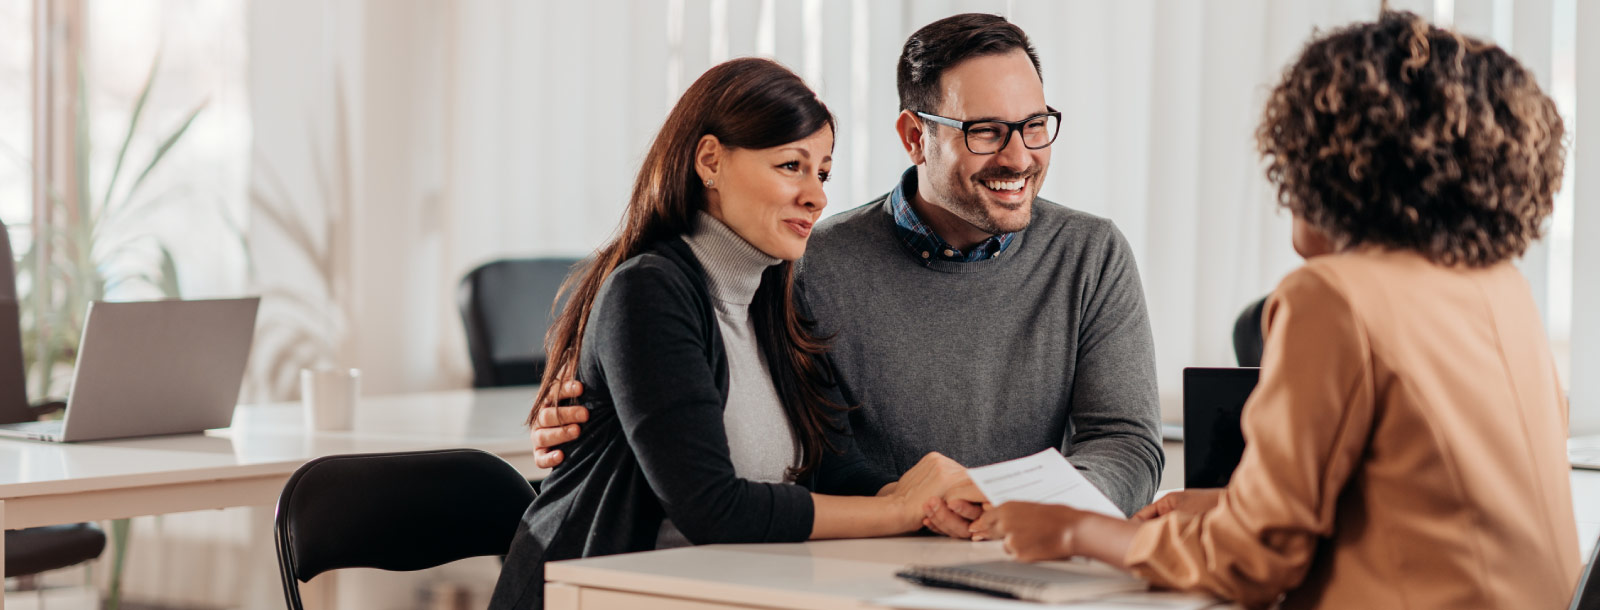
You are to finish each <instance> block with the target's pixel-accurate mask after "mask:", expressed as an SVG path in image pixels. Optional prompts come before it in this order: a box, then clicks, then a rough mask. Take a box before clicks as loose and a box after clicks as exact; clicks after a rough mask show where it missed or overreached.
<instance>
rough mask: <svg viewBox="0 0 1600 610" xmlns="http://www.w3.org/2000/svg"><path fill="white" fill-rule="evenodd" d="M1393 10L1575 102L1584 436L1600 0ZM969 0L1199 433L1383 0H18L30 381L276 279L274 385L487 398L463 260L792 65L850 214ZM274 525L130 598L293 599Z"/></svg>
mask: <svg viewBox="0 0 1600 610" xmlns="http://www.w3.org/2000/svg"><path fill="white" fill-rule="evenodd" d="M1390 5H1391V7H1392V8H1397V9H1404V10H1410V11H1414V12H1416V13H1418V14H1420V15H1423V16H1424V17H1428V18H1430V19H1432V20H1433V21H1434V22H1435V23H1436V24H1438V25H1440V26H1444V27H1454V28H1456V29H1458V30H1459V31H1461V32H1463V33H1465V34H1468V35H1472V36H1477V37H1480V38H1484V39H1488V40H1492V41H1494V42H1497V43H1499V44H1500V45H1502V46H1504V47H1507V48H1508V49H1510V50H1511V51H1512V52H1513V54H1514V55H1516V56H1517V57H1518V58H1519V59H1520V60H1521V61H1522V62H1523V63H1524V64H1525V65H1526V66H1527V67H1529V68H1530V69H1531V70H1532V71H1533V73H1534V74H1536V75H1537V77H1538V79H1539V81H1540V84H1541V85H1542V86H1543V87H1544V89H1545V91H1546V92H1548V93H1549V94H1550V95H1551V96H1552V97H1553V98H1554V99H1555V100H1556V102H1557V104H1558V107H1559V109H1560V111H1561V113H1562V115H1563V117H1564V119H1565V120H1566V124H1567V127H1568V130H1569V131H1568V133H1569V138H1571V139H1570V140H1569V144H1571V146H1570V147H1569V152H1570V153H1572V154H1573V155H1574V156H1573V157H1572V159H1570V160H1569V163H1568V166H1567V174H1566V176H1567V182H1566V186H1565V187H1564V188H1563V189H1562V190H1561V192H1560V195H1559V197H1558V199H1557V204H1556V210H1557V211H1556V215H1555V217H1554V219H1553V220H1552V221H1551V225H1550V227H1549V230H1548V231H1547V237H1546V238H1545V239H1544V240H1543V241H1542V242H1540V243H1539V244H1537V245H1536V246H1535V247H1534V248H1533V249H1532V250H1531V251H1530V252H1529V254H1528V255H1527V256H1526V257H1525V259H1524V260H1523V261H1522V262H1521V267H1522V269H1523V271H1524V273H1525V274H1526V276H1527V277H1528V280H1529V282H1530V283H1531V284H1532V286H1533V288H1534V292H1535V296H1536V298H1537V299H1538V302H1539V304H1540V307H1541V310H1542V312H1543V314H1544V316H1545V321H1546V328H1547V330H1548V332H1549V335H1550V338H1551V340H1552V344H1553V345H1554V346H1555V347H1556V351H1557V355H1558V364H1559V366H1560V368H1561V370H1562V371H1563V378H1564V379H1566V380H1574V381H1575V383H1576V384H1577V387H1575V388H1573V392H1574V394H1573V401H1574V428H1575V432H1581V431H1589V432H1594V431H1597V428H1600V392H1596V389H1600V388H1593V387H1589V386H1586V385H1584V384H1587V383H1591V380H1588V379H1585V378H1584V374H1585V372H1586V373H1587V374H1588V375H1589V376H1591V377H1592V376H1593V375H1594V373H1595V370H1596V364H1597V363H1596V360H1597V359H1600V328H1597V326H1600V324H1597V321H1596V320H1594V319H1593V318H1594V317H1595V314H1596V312H1597V311H1600V285H1597V284H1600V282H1597V279H1600V278H1597V277H1596V269H1597V268H1600V251H1597V249H1600V246H1594V245H1593V244H1586V243H1584V242H1583V240H1582V239H1580V238H1581V237H1582V236H1585V235H1588V236H1591V237H1592V236H1596V235H1600V233H1597V231H1600V219H1597V218H1595V217H1594V215H1595V214H1596V212H1595V209H1596V208H1595V207H1594V205H1595V202H1593V201H1587V202H1583V201H1580V200H1578V199H1575V195H1576V196H1578V197H1586V198H1587V199H1594V198H1596V197H1600V195H1597V194H1596V193H1597V190H1600V187H1597V186H1595V184H1597V182H1596V181H1600V177H1596V176H1600V175H1597V174H1596V173H1595V172H1594V171H1584V170H1585V169H1586V168H1587V167H1588V166H1594V165H1595V164H1596V163H1597V161H1595V160H1594V159H1591V158H1587V157H1584V156H1583V148H1582V144H1583V140H1582V137H1581V136H1582V133H1581V132H1580V131H1579V128H1580V124H1579V115H1580V114H1581V112H1580V110H1581V109H1584V108H1594V109H1595V112H1597V113H1600V95H1597V87H1600V74H1597V72H1600V48H1597V47H1600V42H1583V41H1580V40H1579V39H1578V38H1577V36H1576V33H1577V32H1578V31H1582V30H1581V28H1583V25H1582V24H1584V23H1587V24H1589V25H1590V26H1596V25H1600V19H1597V16H1600V6H1596V5H1592V4H1585V3H1580V2H1579V0H1393V1H1392V2H1391V3H1390ZM969 11H982V12H992V13H999V14H1002V15H1005V16H1007V17H1008V18H1010V19H1011V20H1012V21H1014V22H1016V23H1017V24H1019V25H1020V26H1021V27H1022V28H1023V29H1024V30H1025V31H1026V32H1028V34H1029V35H1030V36H1031V37H1032V39H1033V43H1034V44H1035V45H1036V46H1037V48H1038V51H1039V55H1040V59H1041V61H1042V64H1043V70H1044V84H1045V91H1046V99H1047V100H1048V101H1049V103H1050V104H1051V105H1053V106H1054V107H1055V108H1057V109H1059V110H1061V111H1062V112H1063V114H1064V117H1065V121H1064V125H1063V133H1062V135H1061V137H1060V138H1059V139H1058V140H1057V141H1056V142H1055V144H1054V156H1053V161H1052V168H1051V172H1050V174H1049V177H1048V178H1047V180H1046V181H1045V183H1044V187H1043V196H1044V197H1046V198H1048V199H1050V200H1053V201H1055V202H1057V203H1061V204H1064V205H1066V206H1069V207H1072V208H1076V209H1080V210H1084V211H1088V212H1091V213H1094V214H1098V215H1102V216H1107V217H1110V218H1111V219H1113V220H1115V221H1116V223H1117V225H1118V226H1119V227H1120V228H1121V230H1122V231H1123V233H1124V234H1126V235H1127V237H1128V240H1129V241H1130V242H1131V244H1132V246H1133V248H1134V251H1135V252H1136V254H1137V256H1138V264H1139V266H1140V272H1141V275H1142V279H1143V282H1144V287H1145V292H1146V295H1147V298H1148V300H1149V305H1150V313H1151V316H1152V322H1153V325H1154V332H1155V339H1156V350H1157V360H1158V366H1159V371H1160V384H1161V391H1162V394H1163V403H1164V411H1165V412H1166V413H1167V414H1168V419H1169V420H1171V421H1176V417H1177V415H1178V410H1179V409H1178V392H1179V390H1180V388H1179V376H1180V371H1181V369H1182V367H1184V366H1195V365H1214V366H1229V365H1232V363H1233V355H1232V344H1231V329H1232V325H1233V320H1234V317H1235V316H1236V315H1237V314H1238V312H1239V310H1240V309H1241V308H1243V307H1244V306H1245V305H1246V304H1248V303H1250V302H1251V301H1253V300H1255V299H1257V298H1259V297H1261V296H1263V295H1265V294H1266V293H1267V292H1268V291H1270V290H1271V288H1272V287H1273V286H1274V285H1275V284H1276V283H1277V281H1278V280H1279V279H1280V278H1281V277H1282V276H1283V275H1284V274H1285V273H1286V272H1287V271H1288V270H1290V269H1293V268H1294V267H1295V266H1296V265H1297V264H1298V263H1299V258H1298V257H1297V256H1296V255H1295V254H1294V252H1293V250H1292V249H1291V248H1290V245H1289V216H1288V215H1287V214H1286V213H1281V212H1279V211H1278V210H1277V209H1276V206H1275V204H1274V196H1273V192H1272V190H1271V188H1270V187H1269V186H1268V184H1267V182H1266V181H1265V179H1264V177H1263V172H1262V164H1261V161H1260V159H1259V157H1258V155H1257V153H1256V152H1255V147H1254V142H1253V130H1254V127H1255V125H1256V123H1257V121H1258V119H1259V116H1260V112H1261V106H1262V103H1263V101H1264V99H1265V96H1266V93H1267V91H1268V89H1269V88H1270V86H1271V85H1272V84H1274V83H1275V81H1276V79H1277V77H1278V75H1279V74H1280V73H1281V71H1282V70H1283V68H1284V67H1285V65H1286V63H1287V62H1288V61H1289V60H1290V59H1291V58H1292V57H1293V56H1294V54H1295V53H1296V52H1297V51H1298V50H1299V49H1300V47H1301V46H1302V45H1303V44H1304V42H1305V41H1306V40H1307V38H1308V37H1309V36H1310V35H1311V34H1312V33H1313V32H1315V31H1317V30H1319V29H1327V28H1332V27H1337V26H1339V25H1341V24H1344V23H1348V22H1351V21H1354V20H1365V19H1372V18H1374V17H1376V15H1377V14H1378V11H1379V0H1271V1H1269V0H1211V1H1192V0H1117V1H1115V2H1112V1H1101V0H870V1H869V0H782V1H779V0H583V1H537V0H456V1H449V0H431V1H430V0H0V220H3V221H4V222H5V224H6V226H7V228H8V230H9V231H10V233H11V238H12V242H13V244H15V248H16V253H15V255H16V257H17V262H18V270H19V282H20V284H19V286H20V290H21V291H22V293H23V294H22V298H23V299H24V318H23V324H24V335H25V340H26V344H27V346H26V350H25V351H26V352H27V357H28V360H29V363H30V364H29V378H28V379H29V386H30V396H31V397H33V398H34V399H35V400H38V399H40V398H41V397H45V396H55V397H59V396H62V395H64V394H65V390H66V387H65V383H66V381H67V379H68V378H69V377H68V376H67V375H65V372H66V371H67V370H70V366H71V363H72V355H73V354H74V353H75V352H74V346H75V344H76V340H77V336H78V333H79V332H80V330H81V329H80V325H81V319H79V317H80V316H81V312H82V310H83V306H82V304H83V303H85V302H87V301H88V300H93V299H98V298H113V299H137V298H150V297H159V296H183V297H185V298H201V297H212V296H224V295H237V294H262V295H264V297H265V299H264V301H263V306H262V307H263V308H262V311H261V317H260V319H259V322H260V323H259V327H258V334H257V338H256V342H255V346H254V350H255V351H254V352H253V354H252V358H251V364H250V370H249V373H248V377H247V380H246V389H245V396H244V399H245V400H246V401H276V400H292V399H295V398H297V396H298V382H297V381H296V379H297V374H298V370H299V369H301V368H303V367H307V366H315V365H321V364H336V365H342V366H354V367H359V368H361V369H362V371H363V377H364V378H365V379H364V381H363V391H364V392H366V393H368V394H386V393H396V392H404V391H417V390H426V389H440V388H457V387H466V386H468V385H469V384H470V383H471V377H472V369H471V366H470V364H469V360H468V357H467V350H466V343H465V339H464V338H463V333H462V330H461V329H462V325H461V319H460V317H459V313H458V310H457V306H456V300H455V299H456V292H455V287H456V285H457V284H458V282H460V280H461V278H462V276H463V275H464V274H465V273H466V272H467V271H469V270H470V269H472V268H473V267H475V266H477V265H478V264H481V263H483V262H485V261H488V260H492V259H496V258H502V257H508V256H570V257H581V256H583V255H585V254H587V253H588V252H589V251H591V250H592V249H593V248H594V247H596V246H597V245H599V244H600V243H601V242H602V240H604V239H605V238H606V237H607V236H608V235H610V234H611V232H612V231H613V230H614V229H615V228H616V226H617V223H618V220H619V219H620V217H621V212H622V209H623V207H624V205H625V199H626V197H627V194H628V189H629V186H630V184H631V182H632V178H633V174H634V172H635V171H636V169H637V163H638V161H639V160H640V158H641V157H642V153H643V152H644V150H645V148H646V147H647V146H648V144H649V141H650V138H651V137H652V136H653V134H654V132H655V130H656V128H657V127H658V126H659V124H660V122H661V120H662V119H663V118H664V116H665V114H666V112H667V110H668V109H669V108H670V106H671V104H672V103H673V102H674V101H675V99H676V97H677V95H678V94H679V93H680V92H681V91H683V90H684V89H685V88H686V87H687V86H688V84H689V83H690V82H692V81H693V79H694V78H695V77H697V76H698V75H699V74H700V73H701V72H702V71H704V70H705V69H706V68H707V67H709V66H711V65H713V64H715V63H717V62H720V61H723V60H725V59H728V58H732V57H738V56H746V55H756V56H763V57H771V58H775V59H777V60H779V61H781V62H783V63H785V64H787V65H788V66H790V67H791V68H793V69H794V70H796V71H797V72H798V73H800V74H801V75H802V76H803V77H805V78H806V80H807V81H809V82H810V83H811V85H812V87H813V88H815V89H816V90H817V91H818V92H819V93H820V94H821V96H822V98H823V99H824V100H825V101H826V102H827V104H828V105H829V106H830V107H831V108H832V110H833V111H834V113H835V114H836V115H837V116H838V118H839V119H840V122H841V125H840V129H839V133H838V140H837V150H836V154H835V159H836V161H835V166H834V173H833V180H832V181H831V182H830V183H829V185H828V187H827V188H828V194H829V207H828V209H827V212H826V213H830V214H831V213H836V212H839V211H842V210H847V209H850V208H852V207H855V206H857V205H860V204H863V203H866V202H867V201H869V200H871V199H872V198H875V197H877V196H879V195H881V194H883V193H885V192H887V191H888V190H889V189H890V188H891V187H892V186H893V185H894V183H895V180H896V179H897V177H898V176H899V174H900V173H901V172H902V171H903V170H904V169H905V168H906V167H907V166H908V165H909V162H908V161H907V159H906V156H905V154H904V152H903V151H902V150H901V148H900V146H899V144H898V143H897V141H896V139H895V136H894V132H893V129H892V125H893V121H894V118H895V115H896V113H897V100H896V95H895V84H894V70H895V62H896V58H897V57H898V55H899V51H900V46H901V44H902V43H903V42H904V40H905V37H906V36H907V35H908V34H910V33H911V32H912V31H914V30H916V29H917V28H919V27H921V26H922V25H924V24H926V23H928V22H930V21H933V20H935V19H938V18H941V17H944V16H947V15H950V14H954V13H959V12H969ZM1590 29H1593V28H1592V27H1591V28H1590ZM1585 87H1587V88H1585ZM1580 93H1587V94H1588V95H1589V96H1588V97H1587V98H1582V97H1580V95H1579V94H1580ZM1595 169H1600V168H1595ZM1585 174H1587V175H1588V176H1590V178H1589V180H1590V182H1589V183H1588V185H1587V186H1585V183H1584V175H1585ZM1585 189H1587V190H1585ZM1575 211H1576V212H1577V213H1576V214H1575ZM544 313H545V312H544V311H536V312H530V315H544ZM1585 338H1587V342H1586V341H1584V339H1585ZM1574 371H1577V373H1574ZM0 467H4V464H0ZM262 518H263V516H262V515H261V514H260V511H252V510H239V511H225V512H223V513H205V514H194V515H177V516H168V517H164V518H154V519H148V520H145V519H142V520H138V522H136V529H135V544H134V546H133V548H132V550H131V551H130V552H131V553H132V554H131V555H130V560H129V568H128V574H129V576H128V578H129V581H128V584H127V585H126V586H127V591H128V593H127V595H128V598H129V600H130V602H135V603H146V604H150V605H151V606H148V607H173V608H232V607H261V608H271V607H279V606H278V604H280V603H281V598H280V597H278V591H277V589H276V588H275V587H276V583H275V581H274V580H273V578H274V575H273V574H272V569H271V566H272V564H271V550H270V545H269V544H266V542H265V540H260V539H251V538H249V537H247V536H244V535H243V534H242V533H241V532H245V531H246V530H249V529H252V528H246V527H240V526H238V523H237V522H241V521H251V520H256V521H257V522H259V520H261V519H262ZM254 529H259V528H254ZM484 571H487V572H488V575H487V581H488V582H489V583H490V584H492V579H493V570H492V566H490V567H488V568H479V569H478V570H477V573H474V574H468V575H466V576H462V577H460V579H464V580H462V582H466V583H468V584H465V585H462V586H464V587H467V588H468V589H471V588H473V587H477V588H479V589H482V588H484V587H486V586H488V585H485V584H484V580H485V577H484V575H483V572H484ZM80 578H81V577H80ZM407 578H409V580H406V579H407ZM372 579H373V581H374V582H379V579H400V580H395V581H387V580H385V581H381V582H384V583H392V582H398V583H402V584H374V585H372V586H371V587H370V588H369V590H368V591H366V592H364V593H349V594H350V595H364V596H367V597H362V598H360V599H364V600H368V602H369V603H365V604H362V605H360V606H358V607H374V608H388V607H395V608H406V607H421V606H418V604H426V603H432V602H431V601H426V600H433V599H435V598H436V597H437V596H436V595H434V593H426V594H423V593H418V591H434V589H430V588H429V587H434V586H435V584H437V582H456V580H458V579H457V578H456V577H455V576H449V577H445V576H429V575H427V574H424V575H420V576H417V575H412V576H404V575H402V576H394V575H382V576H378V575H374V576H372ZM430 579H431V580H430ZM353 580H354V579H353ZM419 583H422V584H419ZM428 583H434V584H428ZM451 586H454V585H451ZM346 588H349V589H355V588H356V587H342V588H341V595H345V594H346V593H345V591H344V589H346ZM385 596H388V597H385ZM430 596H432V597H430ZM391 597H392V598H393V599H391ZM141 600H142V601H141Z"/></svg>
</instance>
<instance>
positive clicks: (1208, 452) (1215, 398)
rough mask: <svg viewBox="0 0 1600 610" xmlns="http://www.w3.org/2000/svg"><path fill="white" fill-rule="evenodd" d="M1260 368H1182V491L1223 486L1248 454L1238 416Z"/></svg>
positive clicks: (1252, 389) (1247, 398) (1242, 410)
mask: <svg viewBox="0 0 1600 610" xmlns="http://www.w3.org/2000/svg"><path fill="white" fill-rule="evenodd" d="M1260 377H1261V369H1258V368H1197V367H1191V368H1186V369H1183V486H1184V487H1187V488H1201V487H1223V486H1226V485H1227V484H1228V479H1229V478H1230V477H1232V476H1233V469H1234V468H1235V467H1236V466H1238V465H1239V458H1240V457H1242V456H1243V455H1244V434H1243V432H1241V431H1240V429H1239V417H1240V415H1241V414H1243V413H1244V403H1245V401H1247V400H1249V399H1250V392H1252V391H1254V390H1255V389H1256V381H1257V380H1258V379H1260Z"/></svg>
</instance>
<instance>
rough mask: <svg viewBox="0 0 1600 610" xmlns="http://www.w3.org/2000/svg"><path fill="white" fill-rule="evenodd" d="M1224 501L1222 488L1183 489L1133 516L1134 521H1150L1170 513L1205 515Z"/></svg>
mask: <svg viewBox="0 0 1600 610" xmlns="http://www.w3.org/2000/svg"><path fill="white" fill-rule="evenodd" d="M1221 499H1222V488H1208V489H1183V490H1179V491H1174V492H1172V493H1169V494H1167V495H1165V496H1161V499H1160V500H1156V501H1155V502H1151V503H1150V505H1149V506H1146V507H1144V508H1141V509H1139V512H1136V513H1134V514H1133V517H1132V519H1133V520H1134V521H1149V520H1151V519H1154V518H1156V517H1160V516H1161V515H1165V514H1167V513H1170V512H1175V511H1182V512H1186V513H1203V512H1206V511H1208V510H1211V507H1213V506H1216V505H1217V501H1219V500H1221Z"/></svg>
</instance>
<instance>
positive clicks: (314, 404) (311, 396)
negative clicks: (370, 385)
mask: <svg viewBox="0 0 1600 610" xmlns="http://www.w3.org/2000/svg"><path fill="white" fill-rule="evenodd" d="M360 396H361V369H336V368H331V367H325V368H316V369H300V403H301V404H303V405H305V420H306V429H308V430H313V431H323V432H327V431H339V430H349V429H351V428H353V427H354V426H355V419H356V400H357V398H359V397H360Z"/></svg>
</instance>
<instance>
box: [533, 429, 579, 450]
mask: <svg viewBox="0 0 1600 610" xmlns="http://www.w3.org/2000/svg"><path fill="white" fill-rule="evenodd" d="M575 438H578V426H577V424H571V425H566V426H561V427H559V428H536V429H534V431H533V446H534V448H536V449H549V448H551V447H555V446H558V445H562V444H564V443H568V442H571V441H572V440H573V439H575Z"/></svg>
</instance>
